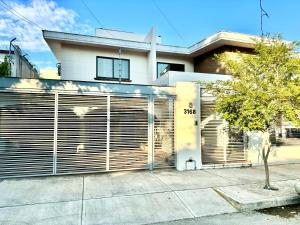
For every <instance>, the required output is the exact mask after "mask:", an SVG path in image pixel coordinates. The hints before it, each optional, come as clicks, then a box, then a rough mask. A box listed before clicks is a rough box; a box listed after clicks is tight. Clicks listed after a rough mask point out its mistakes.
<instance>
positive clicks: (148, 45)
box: [0, 28, 300, 177]
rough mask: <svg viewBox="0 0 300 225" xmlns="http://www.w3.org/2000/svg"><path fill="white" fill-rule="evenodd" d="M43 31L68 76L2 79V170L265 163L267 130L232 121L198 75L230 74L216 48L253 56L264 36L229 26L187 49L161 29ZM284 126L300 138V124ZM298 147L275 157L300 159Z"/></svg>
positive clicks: (24, 172) (213, 77) (49, 171)
mask: <svg viewBox="0 0 300 225" xmlns="http://www.w3.org/2000/svg"><path fill="white" fill-rule="evenodd" d="M43 36H44V39H45V41H46V42H47V44H48V45H49V47H50V49H51V50H52V52H53V54H54V55H55V57H56V59H57V63H58V65H59V66H58V68H59V74H60V77H61V79H60V80H46V79H43V80H42V79H17V78H11V79H6V78H5V79H4V78H1V82H0V97H1V98H0V152H2V153H3V156H4V157H3V158H2V161H1V160H0V161H1V167H0V168H1V169H2V171H3V172H2V174H3V175H2V177H6V176H24V175H26V176H27V175H30V176H31V175H50V174H52V175H60V174H74V173H90V172H106V171H117V170H131V169H156V168H166V167H167V168H169V167H176V168H177V169H178V170H189V169H203V168H211V167H227V166H249V165H251V164H257V163H261V155H260V153H259V149H260V148H259V147H260V142H259V137H257V136H253V137H252V138H251V137H249V138H250V139H249V141H245V139H244V135H243V134H241V133H238V132H237V131H234V130H230V129H228V126H227V124H226V122H225V121H224V120H223V119H222V118H221V117H220V116H219V115H217V114H216V113H215V112H214V98H213V97H212V96H210V95H209V94H208V93H206V92H205V89H204V87H202V86H201V84H200V83H199V81H215V80H220V79H222V80H224V79H225V80H227V79H230V74H228V72H227V71H226V70H225V69H224V67H223V65H222V64H220V63H219V62H218V61H216V59H215V57H214V55H215V54H217V53H222V52H226V53H227V54H231V55H232V57H235V55H236V52H237V51H239V52H243V53H245V54H253V46H254V43H255V39H256V38H257V37H255V36H251V35H247V34H240V33H233V32H224V31H221V32H218V33H215V34H213V35H211V36H209V37H207V38H205V39H203V40H201V41H199V42H197V43H195V44H193V45H191V46H190V47H180V46H171V45H165V44H163V43H162V38H161V37H160V36H158V35H157V34H156V29H155V28H152V29H151V30H150V31H149V33H148V34H145V35H141V34H135V33H129V32H123V31H116V30H108V29H96V33H95V35H93V36H89V35H81V34H74V33H64V32H55V31H47V30H44V31H43ZM282 130H285V131H287V132H286V136H291V137H292V138H294V139H297V140H298V138H297V137H298V136H297V135H298V133H297V132H298V131H299V129H298V128H295V127H293V125H291V124H287V125H286V127H283V129H282ZM298 142H299V141H298ZM249 143H250V145H249ZM41 146H42V148H41ZM295 146H296V147H295ZM298 146H299V145H293V146H287V148H285V149H283V150H282V149H275V150H274V151H273V152H272V154H271V155H270V160H271V161H273V162H278V161H285V162H286V161H296V160H300V152H299V151H297V148H298ZM273 153H274V154H273Z"/></svg>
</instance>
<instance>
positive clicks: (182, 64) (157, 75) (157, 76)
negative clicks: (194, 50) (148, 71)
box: [156, 62, 185, 79]
mask: <svg viewBox="0 0 300 225" xmlns="http://www.w3.org/2000/svg"><path fill="white" fill-rule="evenodd" d="M158 64H168V65H169V66H170V65H171V64H173V65H181V66H183V71H179V72H185V64H184V63H170V62H156V79H158V78H160V77H161V76H159V74H158ZM169 71H175V70H169Z"/></svg>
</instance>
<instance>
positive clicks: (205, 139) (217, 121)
mask: <svg viewBox="0 0 300 225" xmlns="http://www.w3.org/2000/svg"><path fill="white" fill-rule="evenodd" d="M201 146H202V163H203V164H226V163H237V162H244V161H245V160H246V151H245V144H244V135H243V133H241V132H238V131H236V130H233V129H230V128H229V127H228V126H227V123H226V122H225V121H224V120H223V119H222V118H221V117H220V116H218V115H217V114H216V111H215V99H214V97H212V96H210V95H209V94H208V93H205V91H204V89H201Z"/></svg>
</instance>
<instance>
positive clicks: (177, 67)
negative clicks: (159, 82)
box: [157, 62, 184, 77]
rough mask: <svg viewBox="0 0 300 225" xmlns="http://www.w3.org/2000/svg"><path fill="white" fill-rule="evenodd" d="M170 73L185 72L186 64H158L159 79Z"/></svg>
mask: <svg viewBox="0 0 300 225" xmlns="http://www.w3.org/2000/svg"><path fill="white" fill-rule="evenodd" d="M168 71H181V72H184V64H175V63H161V62H158V63H157V77H161V76H162V75H164V74H165V73H166V72H168Z"/></svg>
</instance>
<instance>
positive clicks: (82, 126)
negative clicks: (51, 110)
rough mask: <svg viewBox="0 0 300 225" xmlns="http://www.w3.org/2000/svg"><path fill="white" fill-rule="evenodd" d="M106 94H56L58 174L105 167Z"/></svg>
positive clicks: (101, 169) (88, 171)
mask: <svg viewBox="0 0 300 225" xmlns="http://www.w3.org/2000/svg"><path fill="white" fill-rule="evenodd" d="M106 135H107V97H106V96H96V95H71V94H59V96H58V131H57V162H56V165H57V168H56V171H57V174H70V173H91V172H103V171H106V150H107V149H106V147H107V146H106Z"/></svg>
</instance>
